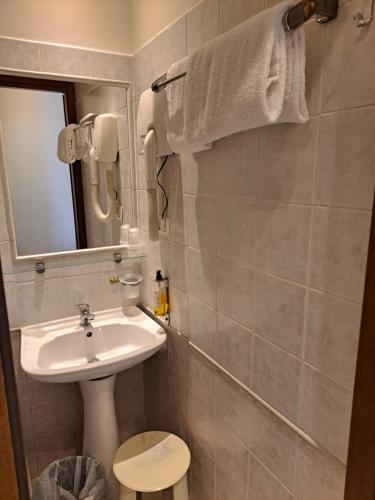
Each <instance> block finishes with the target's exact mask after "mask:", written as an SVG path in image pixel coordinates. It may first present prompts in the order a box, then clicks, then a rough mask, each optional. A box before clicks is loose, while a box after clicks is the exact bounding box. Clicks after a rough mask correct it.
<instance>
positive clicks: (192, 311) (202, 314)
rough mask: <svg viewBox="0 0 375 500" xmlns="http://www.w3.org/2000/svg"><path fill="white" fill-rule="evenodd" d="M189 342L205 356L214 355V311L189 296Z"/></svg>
mask: <svg viewBox="0 0 375 500" xmlns="http://www.w3.org/2000/svg"><path fill="white" fill-rule="evenodd" d="M189 332H190V340H191V341H192V342H194V343H195V344H196V345H197V346H198V347H200V348H201V349H204V351H205V352H207V354H210V355H211V356H213V355H214V354H215V337H216V311H215V310H214V309H212V308H210V307H208V306H207V305H206V304H203V303H202V302H200V301H198V300H196V299H194V298H193V297H191V296H189Z"/></svg>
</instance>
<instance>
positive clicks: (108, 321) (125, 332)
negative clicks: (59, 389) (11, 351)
mask: <svg viewBox="0 0 375 500" xmlns="http://www.w3.org/2000/svg"><path fill="white" fill-rule="evenodd" d="M165 341H166V334H165V332H164V330H163V329H162V328H161V327H160V326H159V325H158V324H157V323H156V322H155V321H153V320H152V319H151V318H150V317H149V316H147V315H146V314H145V313H143V312H142V311H141V310H140V309H138V308H133V309H132V310H131V311H130V313H129V315H126V316H125V315H124V314H123V312H122V310H121V309H115V310H110V311H104V312H101V313H97V314H96V317H95V319H94V320H93V322H92V327H82V326H80V324H79V317H78V316H76V317H70V318H66V319H63V320H57V321H51V322H48V323H41V324H38V325H32V326H28V327H26V328H22V329H21V365H22V368H23V370H24V371H25V372H26V373H27V374H28V375H30V377H32V378H34V379H37V380H40V381H44V382H80V381H84V380H93V379H97V378H101V377H106V376H109V375H113V374H115V373H118V372H120V371H123V370H126V369H128V368H131V367H132V366H134V365H136V364H138V363H141V362H142V361H144V360H145V359H147V358H148V357H150V356H152V354H154V353H155V352H156V351H158V350H159V349H160V348H161V347H162V346H163V345H164V344H165Z"/></svg>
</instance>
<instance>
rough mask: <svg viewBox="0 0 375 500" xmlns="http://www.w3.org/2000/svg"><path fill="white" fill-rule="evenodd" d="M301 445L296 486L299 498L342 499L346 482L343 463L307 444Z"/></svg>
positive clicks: (312, 499)
mask: <svg viewBox="0 0 375 500" xmlns="http://www.w3.org/2000/svg"><path fill="white" fill-rule="evenodd" d="M301 446H302V450H301V453H300V457H299V460H298V465H297V477H296V487H295V494H296V497H297V498H298V500H317V499H319V500H342V499H343V497H344V483H345V468H344V467H343V466H342V464H340V463H338V462H337V461H335V460H333V459H330V458H328V457H327V455H323V454H320V453H319V452H317V451H315V450H313V449H312V448H310V447H308V446H307V445H305V446H303V445H301Z"/></svg>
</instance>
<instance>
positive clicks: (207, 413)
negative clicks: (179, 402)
mask: <svg viewBox="0 0 375 500" xmlns="http://www.w3.org/2000/svg"><path fill="white" fill-rule="evenodd" d="M190 405H191V407H190V419H191V439H192V445H193V447H194V445H195V443H197V444H198V445H199V446H200V447H202V448H203V449H204V450H205V451H206V452H207V453H208V454H209V455H210V456H211V457H212V458H214V457H215V448H216V439H215V426H214V425H213V422H214V418H215V416H214V413H213V412H212V410H210V408H209V407H208V406H207V405H206V404H205V403H203V402H202V401H201V400H199V399H198V398H197V397H195V396H194V395H192V396H191V401H190Z"/></svg>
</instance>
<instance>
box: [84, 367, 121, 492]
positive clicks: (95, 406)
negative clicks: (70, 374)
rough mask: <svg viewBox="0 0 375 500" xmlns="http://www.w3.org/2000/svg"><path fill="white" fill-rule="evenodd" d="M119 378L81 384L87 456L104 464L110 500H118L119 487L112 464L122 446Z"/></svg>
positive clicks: (106, 378) (110, 377) (85, 451)
mask: <svg viewBox="0 0 375 500" xmlns="http://www.w3.org/2000/svg"><path fill="white" fill-rule="evenodd" d="M115 381H116V375H111V376H109V377H105V378H101V379H96V380H87V381H81V382H80V383H79V385H80V388H81V392H82V397H83V407H84V432H83V454H84V455H88V456H91V457H95V458H97V459H98V460H99V461H100V462H101V463H102V465H103V467H104V470H105V474H106V478H107V488H108V493H107V496H108V500H117V499H118V497H119V487H118V483H117V481H116V478H115V476H114V475H113V471H112V462H113V458H114V456H115V453H116V451H117V448H118V447H119V437H118V427H117V419H116V410H115V400H114V388H115Z"/></svg>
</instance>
